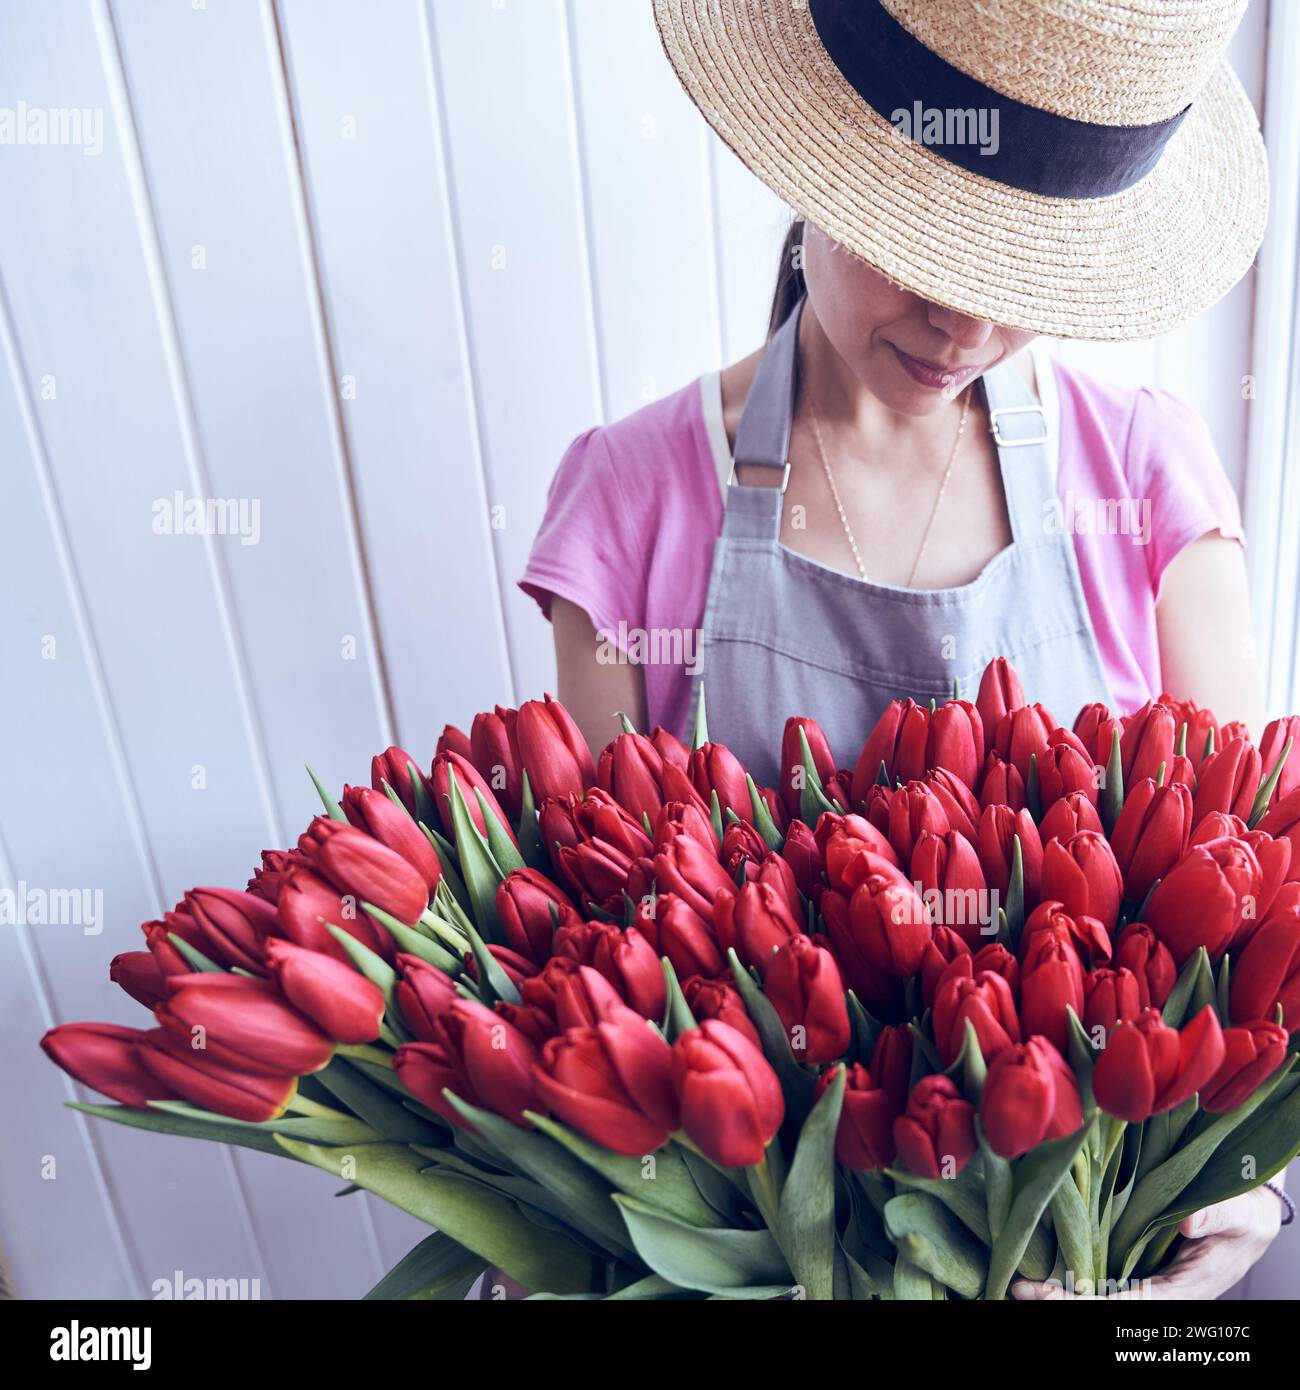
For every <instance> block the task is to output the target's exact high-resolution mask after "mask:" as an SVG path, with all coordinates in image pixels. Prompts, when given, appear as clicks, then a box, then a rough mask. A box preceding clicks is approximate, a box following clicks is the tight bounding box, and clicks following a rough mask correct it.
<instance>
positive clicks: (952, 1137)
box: [894, 1075, 976, 1179]
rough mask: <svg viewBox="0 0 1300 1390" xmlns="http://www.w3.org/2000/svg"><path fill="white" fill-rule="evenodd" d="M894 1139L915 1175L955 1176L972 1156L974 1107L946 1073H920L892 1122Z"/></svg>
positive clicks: (901, 1155) (973, 1151)
mask: <svg viewBox="0 0 1300 1390" xmlns="http://www.w3.org/2000/svg"><path fill="white" fill-rule="evenodd" d="M894 1141H895V1143H896V1144H897V1146H898V1153H899V1156H900V1157H901V1158H902V1160H903V1162H904V1163H905V1164H906V1165H907V1169H908V1171H909V1172H912V1173H915V1174H916V1176H917V1177H918V1178H931V1179H937V1178H955V1177H956V1176H957V1174H958V1173H960V1172H961V1170H962V1169H963V1168H964V1167H965V1166H966V1165H967V1164H968V1163H969V1162H970V1160H971V1158H972V1157H973V1156H974V1153H975V1147H976V1140H975V1107H974V1106H973V1105H972V1104H971V1103H970V1101H968V1100H966V1099H965V1097H964V1096H963V1095H962V1093H961V1092H960V1091H959V1090H958V1089H957V1085H956V1083H955V1082H954V1081H952V1080H951V1078H949V1077H947V1076H938V1075H936V1076H923V1077H922V1078H921V1079H920V1081H918V1082H917V1083H916V1086H915V1088H914V1089H913V1091H912V1094H911V1096H909V1097H908V1101H907V1109H906V1111H905V1112H904V1113H903V1114H902V1115H900V1116H899V1117H898V1118H897V1119H896V1120H895V1121H894Z"/></svg>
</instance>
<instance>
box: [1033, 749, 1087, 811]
mask: <svg viewBox="0 0 1300 1390" xmlns="http://www.w3.org/2000/svg"><path fill="white" fill-rule="evenodd" d="M1061 732H1062V731H1061V730H1057V733H1061ZM1052 737H1053V738H1055V737H1056V734H1053V735H1052ZM1071 794H1073V795H1076V796H1082V797H1085V798H1086V799H1088V800H1092V801H1095V800H1096V797H1097V784H1096V781H1095V780H1094V775H1093V765H1092V763H1090V762H1089V761H1088V759H1087V758H1085V757H1084V756H1083V754H1082V753H1080V752H1079V750H1078V749H1077V748H1074V747H1072V746H1071V745H1070V744H1068V743H1050V744H1049V745H1048V746H1047V748H1046V749H1045V750H1044V752H1043V755H1042V757H1041V758H1039V760H1038V797H1039V802H1040V804H1041V805H1043V806H1046V807H1048V808H1049V809H1050V808H1051V807H1053V806H1055V805H1056V803H1057V802H1058V801H1060V800H1061V799H1062V797H1066V796H1070V795H1071Z"/></svg>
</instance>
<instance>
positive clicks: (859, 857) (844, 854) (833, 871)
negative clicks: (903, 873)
mask: <svg viewBox="0 0 1300 1390" xmlns="http://www.w3.org/2000/svg"><path fill="white" fill-rule="evenodd" d="M829 821H830V817H829V816H823V817H822V818H821V820H820V821H819V822H818V830H819V832H820V830H821V829H822V827H823V826H826V827H827V828H829V826H828V822H829ZM818 843H819V844H821V846H822V853H823V855H824V856H825V860H826V877H827V878H828V879H829V880H830V884H831V887H832V888H834V889H836V890H837V891H839V892H841V893H851V892H852V891H853V890H854V889H855V888H856V887H857V886H858V884H859V883H861V882H863V880H864V879H866V878H868V877H869V876H870V875H871V874H873V873H880V872H887V871H888V870H890V869H894V870H897V868H898V855H897V854H895V853H894V847H893V846H892V845H891V844H890V843H889V841H888V840H887V839H885V837H884V836H883V835H882V834H881V833H880V831H879V830H877V829H876V827H875V826H874V825H872V824H871V822H870V821H868V820H864V819H863V818H862V817H861V816H845V817H843V819H842V824H841V828H840V829H838V830H835V831H834V832H833V833H832V834H830V835H829V836H828V837H820V838H819V839H818Z"/></svg>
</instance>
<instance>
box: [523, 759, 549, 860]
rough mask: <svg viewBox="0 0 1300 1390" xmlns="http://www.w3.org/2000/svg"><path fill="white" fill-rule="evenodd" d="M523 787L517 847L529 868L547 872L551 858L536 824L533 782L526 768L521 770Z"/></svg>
mask: <svg viewBox="0 0 1300 1390" xmlns="http://www.w3.org/2000/svg"><path fill="white" fill-rule="evenodd" d="M523 787H524V789H523V796H522V798H521V802H520V811H519V849H520V852H521V853H522V854H523V856H524V860H525V862H526V863H527V865H528V867H529V868H530V869H536V870H537V871H538V872H539V873H543V874H549V873H550V872H551V860H550V856H549V855H548V854H547V853H546V847H545V846H544V845H543V844H542V832H541V829H540V827H539V826H538V824H537V805H536V803H535V802H534V800H533V784H532V782H530V781H529V780H528V769H527V768H525V769H524V771H523Z"/></svg>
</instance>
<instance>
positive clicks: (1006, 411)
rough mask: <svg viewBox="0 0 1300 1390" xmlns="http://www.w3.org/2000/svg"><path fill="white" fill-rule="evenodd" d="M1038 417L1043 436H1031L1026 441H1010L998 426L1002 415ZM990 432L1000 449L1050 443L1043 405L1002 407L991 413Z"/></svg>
mask: <svg viewBox="0 0 1300 1390" xmlns="http://www.w3.org/2000/svg"><path fill="white" fill-rule="evenodd" d="M1031 413H1032V414H1034V415H1037V416H1038V418H1039V421H1040V428H1041V430H1042V433H1041V434H1035V435H1029V436H1026V437H1025V438H1024V439H1009V438H1008V437H1007V436H1006V435H1005V434H1003V433H1002V430H1001V429H1000V427H999V425H998V417H999V416H1000V415H1028V414H1031ZM989 430H990V431H991V432H992V434H993V439H994V442H995V443H996V444H997V446H998V448H999V449H1023V448H1027V447H1028V446H1029V445H1031V444H1046V443H1047V441H1048V433H1047V415H1046V414H1045V413H1044V411H1043V407H1042V406H1041V405H1002V406H997V407H996V408H994V409H993V410H990V411H989Z"/></svg>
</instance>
